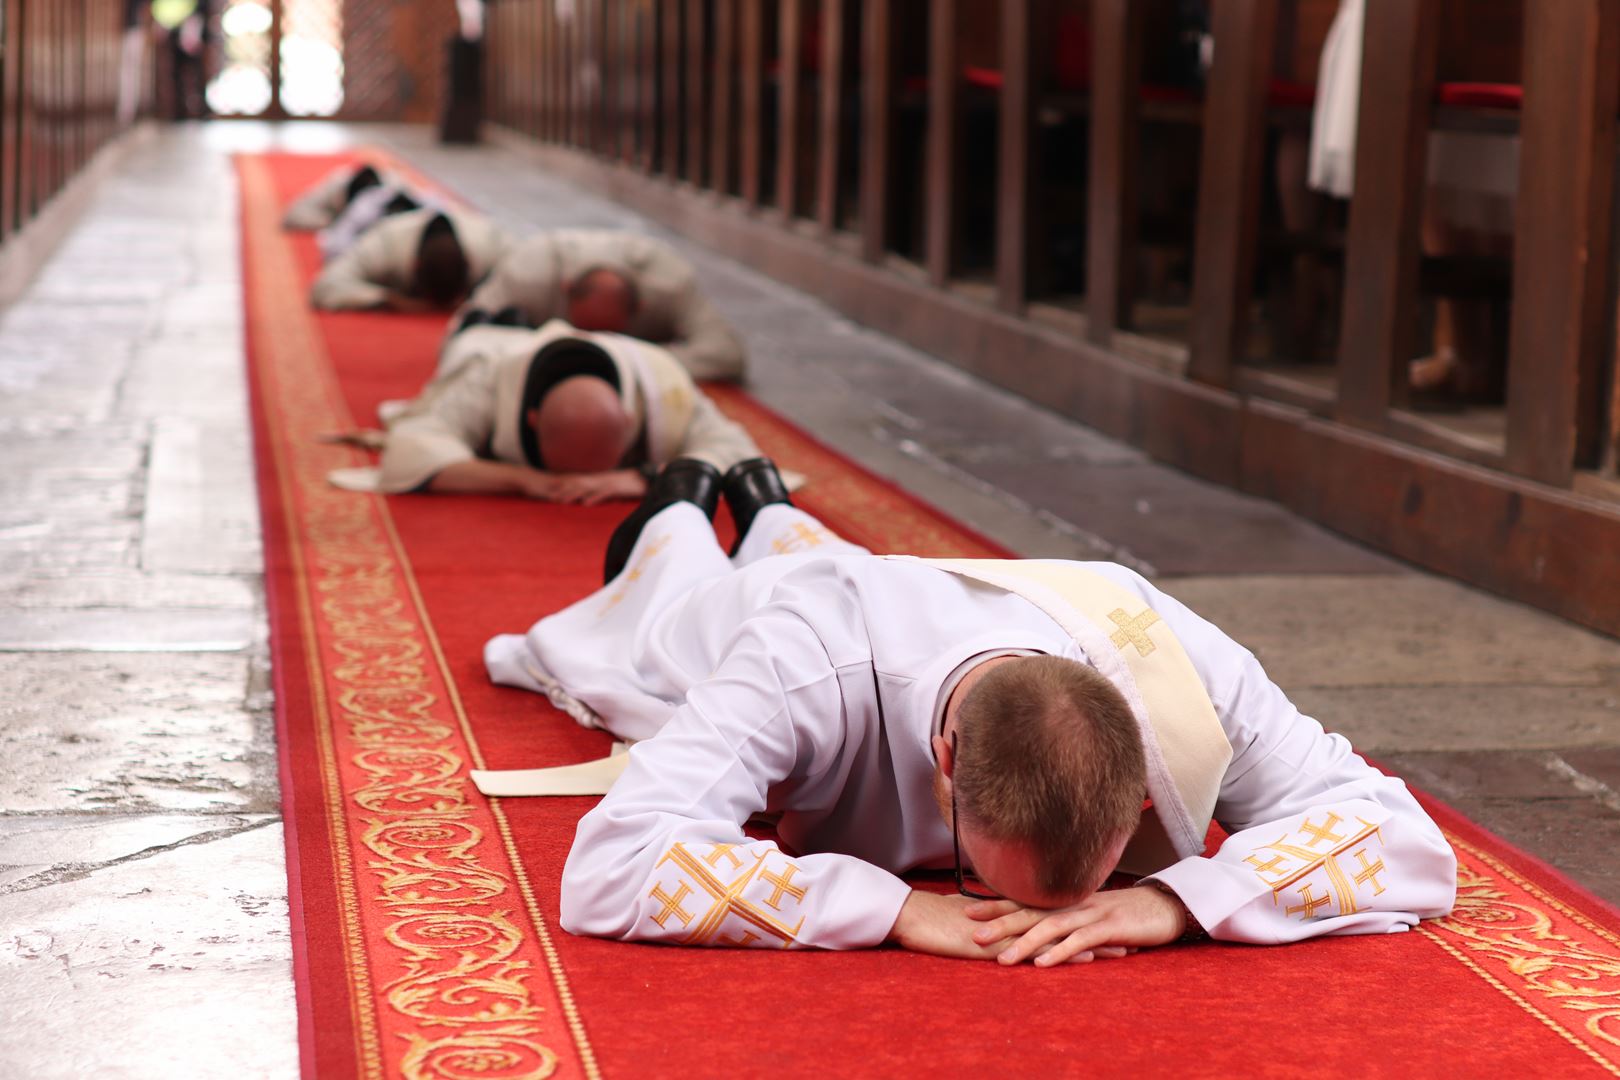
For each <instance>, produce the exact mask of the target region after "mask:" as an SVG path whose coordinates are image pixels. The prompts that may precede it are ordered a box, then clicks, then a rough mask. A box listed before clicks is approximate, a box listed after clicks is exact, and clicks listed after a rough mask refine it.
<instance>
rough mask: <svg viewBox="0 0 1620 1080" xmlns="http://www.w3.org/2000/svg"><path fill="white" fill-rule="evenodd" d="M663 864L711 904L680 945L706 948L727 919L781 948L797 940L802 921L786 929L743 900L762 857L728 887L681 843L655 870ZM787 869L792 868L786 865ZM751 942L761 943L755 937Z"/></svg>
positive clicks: (757, 871) (683, 924)
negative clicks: (681, 873)
mask: <svg viewBox="0 0 1620 1080" xmlns="http://www.w3.org/2000/svg"><path fill="white" fill-rule="evenodd" d="M665 863H674V864H675V866H676V868H677V869H679V870H682V871H684V872H685V873H686V874H687V876H689V877H690V878H691V879H692V880H693V881H694V882H696V884H697V886H698V887H699V888H700V889H702V890H703V891H704V892H706V893H708V894H709V897H710V898H711V899H712V900H713V901H714V903H713V904H711V905H710V906H709V910H708V911H706V912H704V913H703V916H702V917H701V918H699V919H698V920H697V921H696V925H693V926H691V927H690V932H689V933H687V935H686V936H685V937H684V938H682V939H681V944H683V945H707V944H709V943H710V942H711V941H714V940H716V935H717V934H719V933H720V927H721V924H723V923H724V922H725V919H726V916H728V915H735V916H737V917H738V918H739V919H741V920H742V921H743V922H745V923H747V924H748V925H749V926H751V927H753V928H754V929H755V930H759V931H761V932H762V933H763V934H765V935H767V936H769V937H773V938H775V939H777V940H778V941H780V942H781V943H782V945H783V947H784V948H785V947H787V946H789V945H792V944H793V943H794V942H795V941H797V940H798V933H799V930H800V929H801V928H802V927H803V926H804V918H803V917H800V919H799V921H798V922H797V923H794V924H793V925H792V926H789V925H787V924H786V923H784V922H781V921H780V920H778V919H775V918H772V917H771V915H770V913H769V912H767V911H765V910H764V909H763V908H760V907H757V906H755V905H754V904H752V903H749V902H748V901H747V900H745V899H744V898H743V895H742V894H743V890H745V889H747V888H748V886H749V884H750V883H751V882H753V880H754V878H755V876H756V875H757V874H759V872H760V870H761V869H762V868H763V867H764V865H765V856H764V855H760V856H758V857H757V858H756V859H754V862H753V865H751V866H749V867H748V868H747V869H746V870H744V871H743V872H742V873H740V874H738V875H737V877H736V878H735V879H734V880H732V881H731V882H730V883H729V884H727V883H726V882H723V881H721V880H720V879H719V878H717V877H715V875H714V872H713V871H712V870H711V869H710V868H709V867H708V866H707V865H706V864H705V862H704V860H702V859H700V858H698V857H697V856H696V855H694V854H692V852H691V851H689V850H687V847H686V845H685V844H684V843H679V842H677V843H676V844H675V846H674V847H672V848H670V849H669V850H668V851H667V852H665V853H664V857H663V858H662V859H659V860H658V865H659V866H663V865H664V864H665ZM789 865H790V866H791V865H792V864H791V863H789ZM681 887H682V888H683V889H684V888H686V885H685V883H682V886H681ZM659 891H662V890H655V892H659ZM803 891H806V892H807V891H808V889H807V888H806V889H803ZM677 895H679V894H677ZM801 898H802V897H801ZM664 902H665V903H667V902H668V901H667V900H665V901H664ZM659 925H660V926H662V925H663V924H662V923H660V924H659ZM681 925H682V926H683V927H685V926H687V924H686V923H682V924H681ZM749 933H751V931H746V930H745V931H744V936H743V938H742V939H741V940H733V941H728V942H727V944H746V943H747V935H748V934H749ZM755 940H764V939H763V938H758V937H756V938H755Z"/></svg>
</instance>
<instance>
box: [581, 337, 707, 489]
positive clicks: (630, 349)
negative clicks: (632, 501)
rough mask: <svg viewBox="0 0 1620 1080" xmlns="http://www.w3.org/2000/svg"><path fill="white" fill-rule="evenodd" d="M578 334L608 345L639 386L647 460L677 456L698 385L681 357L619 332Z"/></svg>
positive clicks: (664, 461)
mask: <svg viewBox="0 0 1620 1080" xmlns="http://www.w3.org/2000/svg"><path fill="white" fill-rule="evenodd" d="M581 336H582V337H585V336H589V337H590V338H591V339H592V340H594V341H595V342H596V343H597V344H599V345H601V346H602V347H603V348H605V349H607V351H608V352H609V353H611V354H612V355H613V359H615V360H617V361H618V363H619V367H620V369H621V370H628V372H629V374H630V375H631V377H632V378H634V380H635V383H636V385H637V386H638V387H640V389H641V405H642V410H643V413H644V415H645V417H646V421H647V425H646V426H647V460H648V461H651V462H652V463H653V464H654V465H665V464H668V463H669V462H671V461H673V460H674V459H675V458H676V457H678V456H680V452H681V446H682V444H684V443H685V442H686V429H687V428H689V427H691V426H692V410H693V409H694V408H696V406H697V387H696V386H694V385H693V383H692V377H691V376H690V375H688V374H687V373H686V369H685V368H683V367H681V364H680V361H678V360H676V359H675V357H673V356H671V355H670V354H669V352H667V351H666V350H664V349H661V348H659V347H658V346H657V345H649V344H648V343H647V342H645V341H639V340H637V339H636V338H632V337H625V336H624V335H622V334H594V335H581Z"/></svg>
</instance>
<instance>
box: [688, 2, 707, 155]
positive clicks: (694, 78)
mask: <svg viewBox="0 0 1620 1080" xmlns="http://www.w3.org/2000/svg"><path fill="white" fill-rule="evenodd" d="M708 41H709V36H708V21H707V20H706V19H705V18H704V2H703V0H687V2H686V178H687V179H688V180H690V181H691V182H692V183H693V184H695V185H697V186H698V187H702V186H703V181H704V175H705V170H706V168H707V165H708V160H709V143H708V138H707V136H708V131H709V110H708V107H707V102H706V100H705V96H704V95H705V94H706V93H707V90H708V86H709V64H708Z"/></svg>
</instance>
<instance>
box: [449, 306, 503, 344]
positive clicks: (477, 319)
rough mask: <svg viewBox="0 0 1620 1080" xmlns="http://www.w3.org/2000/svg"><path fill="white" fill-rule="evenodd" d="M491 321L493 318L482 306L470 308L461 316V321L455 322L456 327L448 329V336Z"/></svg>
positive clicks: (453, 335)
mask: <svg viewBox="0 0 1620 1080" xmlns="http://www.w3.org/2000/svg"><path fill="white" fill-rule="evenodd" d="M493 321H494V318H493V316H491V315H490V313H489V312H487V311H485V310H483V309H482V308H471V309H469V310H468V312H467V314H465V315H463V316H462V317H461V321H460V322H459V323H457V324H456V328H455V329H454V330H452V331H450V336H451V337H455V336H456V335H457V334H459V333H461V332H462V331H463V330H470V329H472V328H473V327H475V326H483V325H485V324H486V323H490V322H493Z"/></svg>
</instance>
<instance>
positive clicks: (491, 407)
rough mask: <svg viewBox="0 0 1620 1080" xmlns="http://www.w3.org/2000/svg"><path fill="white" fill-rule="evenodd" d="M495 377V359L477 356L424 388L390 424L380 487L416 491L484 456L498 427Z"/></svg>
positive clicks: (385, 489) (379, 467) (391, 489)
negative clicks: (452, 468)
mask: <svg viewBox="0 0 1620 1080" xmlns="http://www.w3.org/2000/svg"><path fill="white" fill-rule="evenodd" d="M494 380H495V374H494V371H493V366H492V364H491V363H490V361H489V360H488V359H487V358H485V357H475V358H474V359H473V361H472V362H471V363H469V364H468V365H467V366H465V367H463V368H461V369H460V370H459V371H457V372H456V373H455V374H454V375H451V376H448V377H447V378H445V379H443V380H441V381H439V382H436V383H434V384H433V385H431V386H429V387H428V389H426V390H425V391H423V393H422V396H421V397H420V398H418V399H417V400H416V402H414V403H413V404H412V406H411V408H410V409H409V410H408V411H407V412H406V413H405V414H404V415H403V416H401V417H400V418H399V419H398V420H396V421H395V422H394V423H393V424H392V425H391V426H390V427H389V429H388V441H387V442H386V443H384V445H383V452H382V458H381V460H379V461H378V463H377V465H378V469H379V472H378V489H379V490H381V491H385V492H388V493H389V494H398V493H401V492H407V491H416V490H419V489H420V488H421V487H422V486H423V485H425V484H427V483H428V482H430V481H431V480H432V479H433V478H434V477H435V476H437V475H438V474H439V473H440V472H441V471H442V470H444V469H446V468H448V467H449V466H451V465H454V464H456V463H458V462H462V461H472V460H473V459H474V458H476V457H478V449H479V448H481V447H484V446H487V445H488V444H489V439H490V435H491V433H492V432H493V430H494V427H495V404H494V400H495V390H494Z"/></svg>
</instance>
